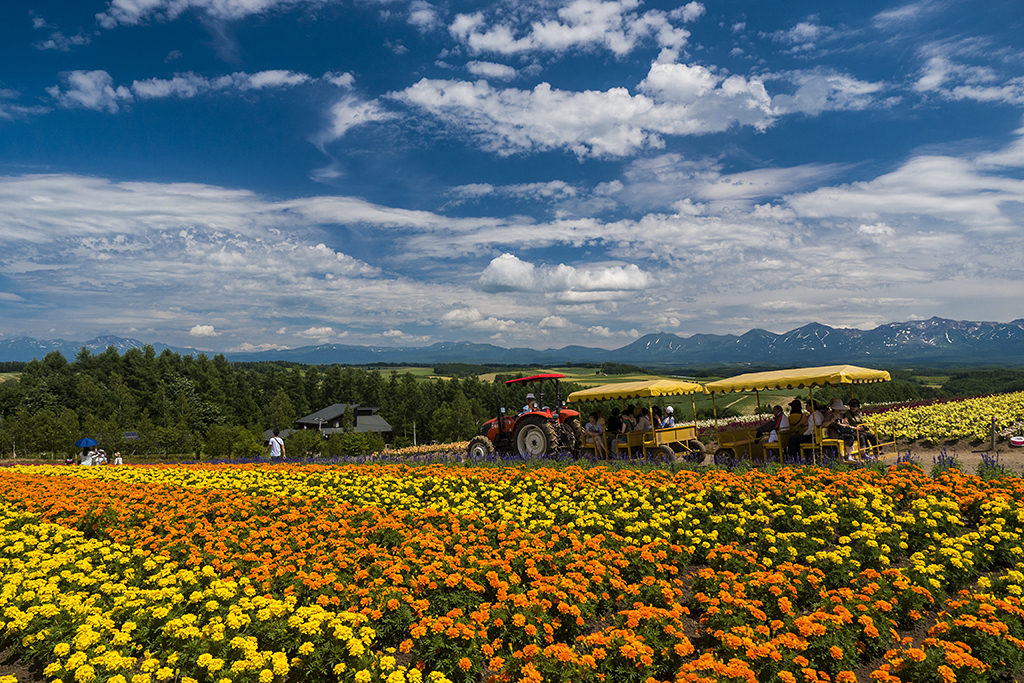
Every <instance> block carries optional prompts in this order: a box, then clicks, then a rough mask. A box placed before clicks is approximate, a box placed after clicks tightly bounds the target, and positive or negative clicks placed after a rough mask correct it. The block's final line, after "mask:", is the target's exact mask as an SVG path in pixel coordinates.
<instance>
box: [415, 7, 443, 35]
mask: <svg viewBox="0 0 1024 683" xmlns="http://www.w3.org/2000/svg"><path fill="white" fill-rule="evenodd" d="M409 23H410V24H412V25H413V26H415V27H416V28H418V29H419V30H421V31H430V30H432V29H435V28H437V27H438V26H440V24H441V18H440V17H439V16H438V14H437V8H436V7H434V6H433V5H431V4H430V3H429V2H425V1H424V0H413V2H411V3H410V4H409Z"/></svg>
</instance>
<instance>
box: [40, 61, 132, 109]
mask: <svg viewBox="0 0 1024 683" xmlns="http://www.w3.org/2000/svg"><path fill="white" fill-rule="evenodd" d="M61 81H63V83H64V89H63V90H62V89H61V87H60V86H56V85H55V86H53V87H51V88H47V89H46V92H47V93H49V95H50V97H52V98H53V99H54V100H56V101H57V103H58V104H59V105H60V106H62V107H69V108H72V107H81V108H83V109H93V110H95V111H107V112H110V113H111V114H114V113H116V112H117V111H118V110H119V109H120V105H122V104H124V103H125V102H130V101H131V99H132V94H131V91H129V90H128V88H126V87H125V86H123V85H120V86H117V87H115V86H114V79H113V78H111V76H110V74H108V73H107V72H106V71H69V72H66V73H63V74H61Z"/></svg>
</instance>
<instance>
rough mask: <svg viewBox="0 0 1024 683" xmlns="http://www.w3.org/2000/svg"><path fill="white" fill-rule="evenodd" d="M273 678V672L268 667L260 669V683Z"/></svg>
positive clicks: (267, 681) (268, 681)
mask: <svg viewBox="0 0 1024 683" xmlns="http://www.w3.org/2000/svg"><path fill="white" fill-rule="evenodd" d="M272 680H274V672H273V671H271V670H270V669H263V670H262V671H260V683H270V682H271V681H272Z"/></svg>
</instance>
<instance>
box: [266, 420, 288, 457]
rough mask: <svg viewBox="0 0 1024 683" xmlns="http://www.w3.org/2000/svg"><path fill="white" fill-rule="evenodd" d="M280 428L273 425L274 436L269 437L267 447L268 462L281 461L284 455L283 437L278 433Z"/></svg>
mask: <svg viewBox="0 0 1024 683" xmlns="http://www.w3.org/2000/svg"><path fill="white" fill-rule="evenodd" d="M280 433H281V430H280V429H278V428H277V427H274V436H272V437H270V443H269V444H267V447H268V448H269V449H270V462H281V461H282V460H284V459H285V458H286V457H288V456H286V455H285V453H284V439H282V438H281V437H280V436H279V434H280Z"/></svg>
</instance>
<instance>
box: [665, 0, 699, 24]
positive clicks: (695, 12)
mask: <svg viewBox="0 0 1024 683" xmlns="http://www.w3.org/2000/svg"><path fill="white" fill-rule="evenodd" d="M706 12H707V9H706V8H705V7H704V5H702V4H701V3H699V2H689V3H687V4H685V5H683V6H682V7H677V8H675V9H674V10H672V11H671V12H669V13H668V15H669V16H670V17H672V18H673V19H682V20H683V21H685V22H687V23H689V22H692V21H697V19H700V18H701V17H702V16H704V14H705V13H706Z"/></svg>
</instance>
